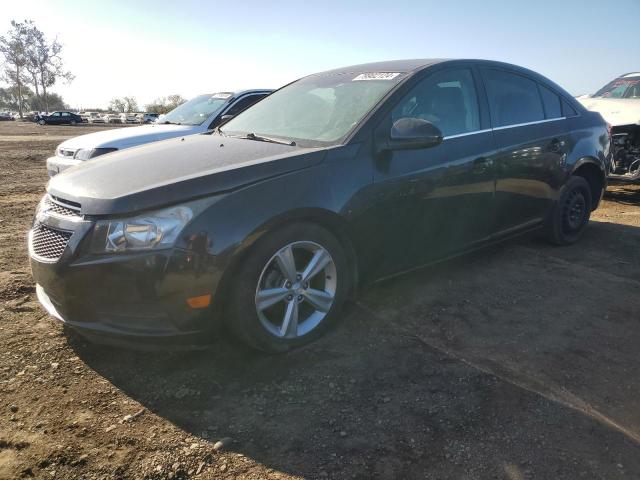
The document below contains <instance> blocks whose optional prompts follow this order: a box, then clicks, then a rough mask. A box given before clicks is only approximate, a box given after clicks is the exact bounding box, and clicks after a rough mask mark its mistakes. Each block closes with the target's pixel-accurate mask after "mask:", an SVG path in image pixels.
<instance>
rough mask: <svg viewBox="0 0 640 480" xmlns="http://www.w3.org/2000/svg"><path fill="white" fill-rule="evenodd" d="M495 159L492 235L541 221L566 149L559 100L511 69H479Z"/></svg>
mask: <svg viewBox="0 0 640 480" xmlns="http://www.w3.org/2000/svg"><path fill="white" fill-rule="evenodd" d="M481 72H482V78H483V81H484V84H485V88H486V92H487V97H488V102H489V109H490V111H491V122H492V127H493V133H494V138H495V142H496V146H497V148H498V154H497V156H496V164H495V173H496V213H495V214H496V218H495V223H494V228H493V230H494V232H495V233H496V234H497V235H500V234H508V233H510V232H511V231H513V230H518V229H521V228H526V227H529V226H531V227H532V226H534V225H536V224H539V223H540V222H541V221H543V220H544V219H545V217H546V215H547V212H548V211H549V208H550V207H551V205H552V202H553V199H554V191H555V188H556V185H557V183H558V181H559V172H561V169H562V163H563V162H564V154H565V150H566V127H565V122H564V119H563V118H562V111H561V106H560V97H559V95H558V94H557V93H555V92H554V91H552V90H551V89H550V88H548V87H546V86H544V85H541V84H540V83H538V82H537V81H535V80H533V79H532V78H529V77H527V76H525V75H522V74H520V73H517V72H515V71H510V70H503V69H494V68H482V69H481Z"/></svg>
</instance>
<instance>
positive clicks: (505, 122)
mask: <svg viewBox="0 0 640 480" xmlns="http://www.w3.org/2000/svg"><path fill="white" fill-rule="evenodd" d="M483 78H484V80H485V86H486V88H487V96H488V97H489V108H490V109H491V119H492V123H493V126H494V127H505V126H509V125H518V124H520V123H528V122H536V121H539V120H544V110H543V109H542V101H541V100H540V94H539V93H538V87H537V85H536V83H535V82H534V81H533V80H530V79H528V78H526V77H523V76H521V75H517V74H515V73H510V72H505V71H503V70H488V69H483Z"/></svg>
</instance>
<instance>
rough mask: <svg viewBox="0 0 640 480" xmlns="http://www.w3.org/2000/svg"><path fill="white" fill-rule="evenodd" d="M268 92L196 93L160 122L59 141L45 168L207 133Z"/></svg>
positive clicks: (59, 167)
mask: <svg viewBox="0 0 640 480" xmlns="http://www.w3.org/2000/svg"><path fill="white" fill-rule="evenodd" d="M269 93H271V90H244V91H241V92H222V93H214V94H206V95H200V96H198V97H196V98H193V99H191V100H189V101H188V102H186V103H183V104H182V105H180V106H179V107H177V108H175V109H174V110H172V111H171V112H169V113H167V114H166V115H164V116H163V120H162V122H161V123H157V122H156V123H153V124H151V125H141V126H139V127H134V128H122V129H115V130H105V131H104V132H95V133H90V134H88V135H82V136H80V137H76V138H72V139H70V140H67V141H65V142H63V143H61V144H60V145H59V146H58V148H57V149H56V155H55V156H54V157H50V158H48V159H47V171H48V173H49V176H53V175H56V174H57V173H59V172H61V171H62V170H64V169H66V168H68V167H70V166H73V165H78V164H79V163H81V162H84V161H86V160H89V159H92V158H96V157H98V156H100V155H103V154H105V153H109V152H113V151H116V150H122V149H124V148H130V147H135V146H137V145H142V144H143V143H149V142H156V141H158V140H165V139H167V138H173V137H182V136H185V135H194V134H197V133H204V132H209V131H211V130H213V129H214V128H216V127H217V126H218V125H220V123H221V122H222V121H224V120H226V119H227V118H231V117H232V116H233V115H237V114H238V113H239V112H241V111H242V110H244V109H245V108H247V107H249V106H250V105H253V104H254V103H256V102H257V101H259V100H261V99H262V98H264V97H265V96H266V95H268V94H269ZM110 119H111V116H110ZM118 121H120V117H118Z"/></svg>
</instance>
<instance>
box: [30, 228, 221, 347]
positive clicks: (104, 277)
mask: <svg viewBox="0 0 640 480" xmlns="http://www.w3.org/2000/svg"><path fill="white" fill-rule="evenodd" d="M88 230H89V229H88V228H85V230H84V231H85V232H87V231H88ZM76 233H78V234H80V232H76ZM76 233H74V235H76ZM85 236H86V233H85ZM30 238H31V235H30ZM82 243H83V241H82V239H75V241H74V239H73V237H72V240H71V241H70V242H69V245H68V246H67V248H66V249H65V251H64V253H63V254H62V256H61V257H60V258H59V259H58V260H57V261H53V262H47V261H43V259H40V258H37V255H34V254H33V252H31V255H30V261H31V270H32V274H33V278H34V280H35V283H36V293H37V296H38V300H39V301H40V303H41V304H42V305H43V307H44V308H45V309H46V310H47V311H48V312H49V313H50V314H51V315H52V316H54V317H55V318H57V319H58V320H60V321H62V322H63V323H64V324H65V325H66V326H68V327H70V328H71V329H73V330H74V331H77V332H78V333H80V334H81V335H83V336H84V337H87V338H88V339H89V340H91V341H94V342H96V343H103V344H109V345H119V346H125V347H129V348H140V349H148V348H155V347H159V348H172V349H174V348H194V347H199V346H203V345H206V344H208V343H209V342H210V340H211V337H212V333H214V332H215V331H216V330H217V327H218V321H217V315H216V314H215V312H216V308H215V307H216V306H217V302H216V300H217V298H216V295H215V291H216V287H217V285H218V282H219V279H220V276H221V274H220V273H219V272H218V270H217V269H216V268H215V263H214V260H215V258H214V257H212V256H211V255H209V254H195V253H193V252H190V251H187V250H182V249H178V248H174V249H167V250H162V251H157V252H145V253H139V254H118V255H78V252H79V251H80V250H81V249H82ZM207 294H211V295H212V303H211V305H210V306H209V307H207V308H203V309H199V308H192V307H190V306H189V305H188V303H187V299H188V298H192V297H196V296H201V295H207Z"/></svg>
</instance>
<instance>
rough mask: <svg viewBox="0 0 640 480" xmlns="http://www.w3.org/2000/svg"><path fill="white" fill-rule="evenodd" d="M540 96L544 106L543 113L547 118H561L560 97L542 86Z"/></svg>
mask: <svg viewBox="0 0 640 480" xmlns="http://www.w3.org/2000/svg"><path fill="white" fill-rule="evenodd" d="M540 95H541V96H542V103H543V104H544V112H545V114H546V117H547V118H560V117H562V108H561V107H560V97H559V96H558V95H557V94H556V93H554V92H553V91H551V90H549V89H548V88H547V87H545V86H544V85H540Z"/></svg>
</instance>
